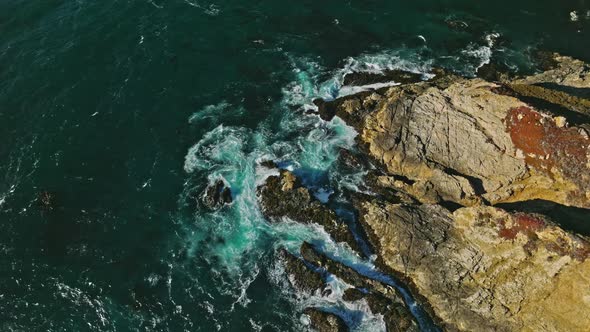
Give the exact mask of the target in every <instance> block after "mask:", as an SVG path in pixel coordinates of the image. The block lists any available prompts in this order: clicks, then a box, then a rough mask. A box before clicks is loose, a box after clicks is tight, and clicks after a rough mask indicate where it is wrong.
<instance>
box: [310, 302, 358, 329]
mask: <svg viewBox="0 0 590 332" xmlns="http://www.w3.org/2000/svg"><path fill="white" fill-rule="evenodd" d="M304 313H305V314H306V315H307V316H308V317H309V319H310V323H311V326H312V327H313V328H314V329H316V330H317V331H318V332H348V331H349V330H348V326H346V323H345V322H344V320H343V319H342V318H340V317H338V316H337V315H335V314H333V313H329V312H326V311H322V310H319V309H316V308H307V309H305V312H304Z"/></svg>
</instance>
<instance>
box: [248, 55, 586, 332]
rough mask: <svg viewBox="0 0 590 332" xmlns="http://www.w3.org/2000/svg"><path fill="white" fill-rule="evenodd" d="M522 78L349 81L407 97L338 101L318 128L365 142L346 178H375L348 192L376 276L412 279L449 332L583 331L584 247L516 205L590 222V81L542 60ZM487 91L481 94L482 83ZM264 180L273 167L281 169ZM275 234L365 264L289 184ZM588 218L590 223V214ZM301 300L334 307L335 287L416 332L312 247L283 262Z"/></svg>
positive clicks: (323, 112) (310, 312)
mask: <svg viewBox="0 0 590 332" xmlns="http://www.w3.org/2000/svg"><path fill="white" fill-rule="evenodd" d="M544 56H545V61H544V64H545V66H544V68H543V69H544V71H543V72H541V73H538V74H535V75H532V76H527V77H511V75H508V74H505V73H502V72H495V71H494V68H490V67H489V66H487V67H484V68H482V72H481V73H482V75H481V77H483V78H480V77H478V78H465V77H460V76H457V75H454V74H452V73H448V72H444V71H442V70H437V71H435V72H434V73H433V74H434V77H433V78H430V79H428V80H421V77H420V76H419V75H416V74H412V73H404V72H399V71H389V72H386V73H384V74H381V75H374V74H363V73H353V74H350V76H348V78H345V80H344V83H345V84H351V85H354V84H356V85H370V84H373V83H382V82H385V81H391V80H393V81H395V82H397V83H400V84H398V85H395V86H388V87H383V88H379V89H373V90H368V91H363V92H360V93H357V94H353V95H349V96H345V97H341V98H338V99H335V100H330V101H324V100H316V101H315V104H316V106H317V114H318V115H319V117H320V118H321V119H322V120H325V121H329V120H331V119H332V118H333V117H335V116H337V117H339V118H341V119H342V120H344V121H345V122H346V123H347V124H348V125H350V126H352V127H354V128H355V130H356V131H357V132H358V136H357V145H358V151H357V152H352V151H346V150H345V151H342V152H341V158H340V163H341V164H342V165H344V167H349V168H366V169H367V176H366V178H365V183H364V185H365V186H366V189H367V190H366V191H365V192H363V193H358V192H347V193H344V194H345V195H346V196H347V197H349V200H350V203H351V204H352V206H354V209H355V212H356V216H357V221H358V224H359V225H360V228H361V230H362V234H360V236H361V237H362V238H363V239H364V240H366V242H367V243H368V244H369V245H370V247H371V248H372V250H373V251H374V252H375V253H376V260H375V264H376V266H377V267H378V268H379V269H381V270H382V271H384V272H387V273H389V274H390V275H392V276H395V277H396V278H398V279H399V280H402V281H403V282H404V283H405V284H406V285H407V287H409V289H410V290H411V293H412V295H413V296H414V298H415V299H416V300H417V302H418V303H419V304H420V305H421V307H423V308H424V310H426V311H427V312H428V313H429V315H430V316H431V318H432V319H433V320H434V321H435V323H436V325H437V326H438V327H439V328H440V329H442V330H444V331H585V330H587V328H588V326H590V315H589V314H588V313H590V260H588V257H589V256H590V239H589V237H588V236H587V235H588V234H578V233H576V232H574V231H572V230H571V229H568V228H567V227H564V226H563V225H562V224H560V222H559V220H552V219H551V218H550V217H548V216H546V215H542V214H539V213H535V212H531V211H526V210H521V211H519V210H518V209H511V210H508V209H505V208H503V207H505V206H506V205H510V204H520V206H526V205H527V204H533V202H546V203H548V204H553V205H556V206H559V207H562V208H563V209H569V208H571V209H578V210H581V211H585V209H590V125H589V124H590V66H589V65H588V64H585V63H584V62H582V61H579V60H576V59H572V58H569V57H566V56H561V55H558V54H545V55H544ZM484 78H485V79H484ZM263 167H269V168H276V167H277V166H276V165H275V164H274V163H269V162H267V163H265V165H264V166H263ZM258 197H259V202H260V205H261V208H262V211H263V213H264V214H265V216H266V217H267V218H269V219H270V220H279V219H280V218H285V217H286V218H289V219H291V220H294V221H297V222H302V223H316V224H318V225H320V226H322V227H323V228H324V229H325V230H326V232H327V233H328V234H330V236H331V237H332V238H333V239H334V240H335V241H337V242H343V243H346V244H348V246H349V247H350V248H351V249H352V250H354V251H356V252H358V253H359V255H362V254H363V253H362V250H361V248H360V247H361V246H360V244H359V235H358V234H355V233H354V232H353V231H352V230H351V229H350V228H349V227H348V226H347V224H346V223H344V222H343V221H342V220H340V218H339V217H338V215H337V214H336V213H335V212H334V211H332V210H331V209H330V208H329V207H328V206H327V205H326V204H323V203H321V202H320V201H318V200H317V199H316V198H314V197H313V195H312V193H311V192H310V190H309V189H307V188H305V186H303V184H302V182H301V181H300V179H298V178H297V176H296V175H295V174H294V173H292V172H290V171H288V170H285V169H281V170H279V175H273V176H270V177H269V178H268V179H267V180H266V182H265V183H264V184H263V185H261V186H260V187H259V188H258ZM588 211H590V210H588ZM277 256H278V257H279V258H280V259H281V261H282V262H283V263H284V264H285V270H286V272H287V274H288V275H289V276H290V277H289V278H290V279H289V280H290V283H291V285H292V286H293V287H294V288H295V289H297V290H298V291H300V292H304V293H308V294H313V293H314V292H319V294H321V293H322V292H325V291H326V289H325V280H326V276H327V275H333V276H335V277H337V278H339V279H341V280H342V281H343V282H345V283H346V284H347V285H349V288H348V289H346V291H345V292H344V296H343V299H344V300H346V301H350V302H355V301H365V302H366V303H367V304H368V307H369V308H370V309H371V311H372V312H373V313H374V314H378V315H381V316H382V317H383V320H384V323H385V326H386V329H387V331H418V330H420V327H419V324H418V322H417V321H416V318H415V317H414V316H413V315H412V314H411V311H410V309H409V308H408V303H407V301H405V300H404V297H403V296H401V294H400V293H399V290H396V289H395V288H393V287H391V285H387V284H384V283H383V282H380V281H378V280H374V279H371V278H368V277H366V276H363V275H361V274H359V273H358V272H357V271H355V270H354V269H352V268H350V267H348V266H346V265H344V264H342V263H340V262H337V261H334V260H331V259H330V258H329V257H328V256H326V255H325V254H323V253H322V252H321V251H320V250H318V249H317V248H315V247H314V246H313V245H311V244H309V243H304V244H303V246H302V247H301V249H300V252H298V253H289V252H287V251H285V250H282V251H280V252H279V253H278V254H277ZM304 314H305V315H307V316H308V317H309V318H310V319H309V320H310V322H311V325H312V326H314V328H316V329H317V330H319V331H347V330H348V327H347V326H346V323H345V322H344V320H342V318H341V317H338V315H336V314H334V313H330V312H324V311H322V310H321V309H320V308H308V309H306V310H305V313H304Z"/></svg>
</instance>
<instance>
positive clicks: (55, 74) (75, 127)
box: [0, 0, 590, 331]
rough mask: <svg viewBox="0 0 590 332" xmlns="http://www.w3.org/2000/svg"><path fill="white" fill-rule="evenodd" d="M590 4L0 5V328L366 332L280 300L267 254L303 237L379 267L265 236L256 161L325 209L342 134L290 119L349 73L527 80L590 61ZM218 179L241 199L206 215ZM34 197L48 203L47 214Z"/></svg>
mask: <svg viewBox="0 0 590 332" xmlns="http://www.w3.org/2000/svg"><path fill="white" fill-rule="evenodd" d="M589 10H590V3H589V2H588V1H584V0H577V1H574V0H571V1H548V0H547V1H539V0H536V1H532V0H531V1H515V0H513V1H505V0H498V1H485V2H481V1H471V0H456V1H450V0H449V1H442V0H439V1H436V0H429V1H426V0H423V1H377V0H370V1H357V0H349V1H332V0H326V1H307V0H306V1H303V0H301V1H273V0H262V1H256V2H254V1H251V2H250V3H247V2H244V1H233V0H231V1H230V0H228V1H219V2H217V3H213V2H209V1H198V0H184V1H183V0H170V1H164V0H152V1H148V0H126V1H122V0H121V1H115V0H105V1H86V0H76V1H74V0H45V1H17V0H2V1H0V223H1V224H0V227H1V232H0V330H1V331H215V330H219V331H250V330H252V331H261V330H262V331H290V330H302V329H305V327H304V323H302V322H301V320H300V316H299V313H298V312H299V310H300V309H301V308H302V307H304V306H306V305H310V304H311V305H318V306H321V307H324V308H327V309H330V308H331V309H330V310H336V311H338V312H340V313H345V314H346V315H347V316H346V317H348V318H347V319H348V320H349V323H351V324H352V325H353V327H354V328H355V329H356V330H359V331H361V330H368V331H372V330H379V329H380V325H379V323H378V319H376V318H375V317H372V316H371V315H368V314H367V313H365V312H364V311H363V308H348V307H346V306H345V304H343V303H342V302H341V301H340V300H339V299H338V298H337V295H338V292H337V291H336V292H335V294H336V295H334V296H332V297H328V298H321V297H313V298H311V299H310V298H298V297H297V296H296V295H295V294H292V293H291V292H290V291H289V290H288V289H287V288H286V287H285V276H284V274H282V273H281V268H280V266H279V265H280V264H276V263H275V256H274V253H275V250H276V249H277V248H279V247H283V246H285V247H287V248H289V249H291V250H292V251H294V250H296V248H297V247H298V246H299V245H300V243H301V241H303V240H307V241H313V242H314V243H316V244H317V245H319V246H321V247H322V248H324V249H325V250H326V251H328V252H330V253H331V254H332V255H334V256H335V257H339V258H340V259H341V260H343V261H346V262H350V263H355V264H361V265H362V264H365V266H366V268H367V269H368V270H371V268H372V267H371V263H370V262H367V261H363V260H362V259H361V258H359V257H356V256H354V255H353V254H351V253H350V252H347V250H346V249H345V248H342V247H339V246H337V245H335V244H334V243H332V242H330V241H329V239H328V238H327V236H326V235H325V234H323V233H322V232H321V231H320V230H318V229H314V228H310V227H304V226H298V225H295V224H292V223H288V222H287V223H281V224H272V225H271V224H268V223H267V222H266V221H265V220H264V219H263V218H262V217H261V215H260V211H259V210H258V208H257V205H256V198H255V194H254V191H255V186H256V185H257V183H259V182H260V181H261V179H262V178H263V174H261V172H260V169H258V170H257V169H256V162H257V161H259V160H262V159H267V158H272V159H277V160H283V161H288V163H290V165H291V167H292V168H294V169H299V170H308V172H307V174H311V175H315V176H310V179H311V180H314V181H316V183H317V185H316V189H317V192H318V196H320V197H322V195H323V194H325V193H326V192H331V191H332V190H334V188H336V189H337V188H338V187H340V186H344V187H354V185H355V183H358V179H359V178H360V176H361V175H362V174H343V173H341V172H340V171H339V170H338V169H337V167H336V166H335V164H334V160H335V158H336V155H337V150H338V148H340V147H352V146H353V138H354V132H352V131H351V129H350V128H348V127H346V126H345V125H344V124H342V123H341V122H339V121H337V120H336V121H333V122H332V123H319V121H318V119H317V118H315V117H306V116H305V115H303V114H302V112H301V111H298V110H299V109H300V108H302V107H305V106H304V105H306V104H309V103H310V102H311V100H312V99H313V98H314V97H318V96H321V97H330V96H332V97H334V96H336V95H338V93H342V91H340V86H339V80H340V79H341V77H342V75H343V73H344V72H345V71H346V70H350V69H351V68H352V69H363V70H368V69H371V70H380V69H383V68H386V67H395V68H398V67H400V68H404V69H410V70H413V71H417V72H427V71H428V70H429V69H430V68H431V67H433V66H443V67H447V68H450V69H453V70H456V71H458V72H461V73H463V74H465V75H473V74H474V71H475V68H477V67H478V66H479V65H480V64H481V63H483V62H485V61H486V60H488V59H489V57H490V56H491V57H492V58H493V59H497V61H500V62H504V63H506V64H508V65H509V66H511V67H512V68H514V70H516V71H523V72H526V71H532V70H535V68H534V66H533V65H531V62H530V54H531V52H532V51H534V50H536V49H548V50H553V51H559V52H562V53H564V54H567V55H572V56H575V57H578V58H581V59H584V60H590V31H589V30H590V12H588V11H589ZM572 11H576V15H574V16H576V17H577V20H576V19H575V18H576V17H574V20H572V17H571V15H570V13H571V12H572ZM449 20H461V21H464V22H466V23H467V24H468V25H469V27H468V28H467V29H452V28H450V27H449V25H448V24H447V23H446V21H449ZM419 36H422V37H419ZM218 178H223V179H225V181H227V182H228V183H229V184H230V185H231V188H232V193H233V195H234V199H235V201H234V203H233V204H232V205H231V206H229V207H226V208H224V209H222V210H221V211H217V212H211V211H208V210H206V209H205V208H204V207H203V206H202V204H201V203H199V199H198V197H199V195H200V194H201V192H202V191H203V189H204V188H205V187H206V185H207V183H209V182H211V181H214V180H215V179H218ZM312 182H313V181H312ZM42 192H49V193H51V194H52V195H53V197H54V201H53V205H54V208H53V209H51V210H49V209H44V208H42V207H40V204H39V195H40V193H42ZM333 286H334V289H336V290H337V289H338V287H339V285H338V284H334V285H333Z"/></svg>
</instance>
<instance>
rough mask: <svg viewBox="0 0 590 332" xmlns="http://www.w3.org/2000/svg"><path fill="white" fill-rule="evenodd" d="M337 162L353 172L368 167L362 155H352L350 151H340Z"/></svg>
mask: <svg viewBox="0 0 590 332" xmlns="http://www.w3.org/2000/svg"><path fill="white" fill-rule="evenodd" d="M338 161H340V163H341V164H342V165H344V166H345V167H347V168H350V169H353V170H360V169H363V168H367V167H369V163H368V161H367V158H365V157H364V156H363V155H361V154H358V153H354V152H352V151H350V150H346V149H340V152H339V153H338Z"/></svg>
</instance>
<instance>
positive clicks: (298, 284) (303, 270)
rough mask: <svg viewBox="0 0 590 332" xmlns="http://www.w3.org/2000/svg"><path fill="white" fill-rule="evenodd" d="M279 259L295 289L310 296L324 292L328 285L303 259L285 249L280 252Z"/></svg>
mask: <svg viewBox="0 0 590 332" xmlns="http://www.w3.org/2000/svg"><path fill="white" fill-rule="evenodd" d="M279 257H280V258H281V260H282V261H283V262H284V265H285V272H286V273H287V275H288V276H289V281H290V282H291V285H292V286H293V287H294V288H295V289H297V290H299V291H303V292H306V293H309V294H313V293H315V292H317V291H319V292H320V293H322V292H323V291H324V289H325V287H326V283H325V282H324V279H323V277H322V275H321V273H319V272H315V271H313V270H311V269H310V268H309V267H308V266H306V265H305V263H304V262H303V261H302V260H301V259H299V258H297V257H295V256H293V255H292V254H291V253H289V252H288V251H286V250H284V249H283V250H281V251H280V252H279Z"/></svg>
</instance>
